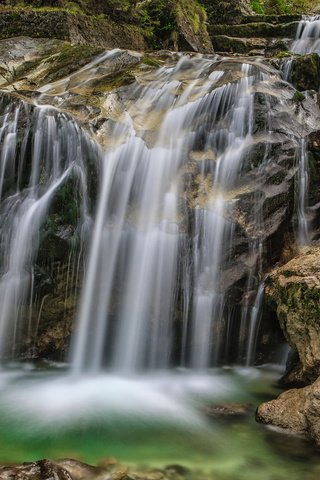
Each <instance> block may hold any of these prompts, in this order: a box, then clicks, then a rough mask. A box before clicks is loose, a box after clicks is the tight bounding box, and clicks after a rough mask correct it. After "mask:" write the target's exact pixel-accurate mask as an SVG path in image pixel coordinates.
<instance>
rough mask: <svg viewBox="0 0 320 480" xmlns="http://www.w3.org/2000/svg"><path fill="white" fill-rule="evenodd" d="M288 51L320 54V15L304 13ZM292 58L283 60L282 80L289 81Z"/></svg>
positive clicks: (300, 53)
mask: <svg viewBox="0 0 320 480" xmlns="http://www.w3.org/2000/svg"><path fill="white" fill-rule="evenodd" d="M290 52H292V53H295V54H298V55H306V54H308V53H318V54H320V16H319V15H316V16H314V17H310V16H306V15H304V16H303V17H302V20H301V21H300V22H299V25H298V29H297V33H296V38H295V40H294V41H293V43H292V45H291V47H290ZM292 62H293V60H292V58H291V59H289V60H287V61H285V62H284V63H283V65H282V67H281V69H282V73H283V78H284V80H286V81H288V82H290V75H291V69H292Z"/></svg>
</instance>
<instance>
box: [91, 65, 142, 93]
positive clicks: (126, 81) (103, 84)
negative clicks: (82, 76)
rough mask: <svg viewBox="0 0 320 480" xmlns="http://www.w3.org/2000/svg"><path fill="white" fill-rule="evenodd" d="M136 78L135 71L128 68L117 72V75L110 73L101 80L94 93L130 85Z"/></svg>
mask: <svg viewBox="0 0 320 480" xmlns="http://www.w3.org/2000/svg"><path fill="white" fill-rule="evenodd" d="M135 80H136V77H135V75H134V73H133V72H132V71H131V70H126V71H124V72H120V73H116V74H115V75H110V76H107V77H104V78H103V79H101V80H100V82H99V84H98V85H96V87H95V89H94V91H93V94H94V95H95V94H97V93H99V92H111V91H112V90H115V89H117V88H120V87H124V86H125V85H130V83H133V82H134V81H135Z"/></svg>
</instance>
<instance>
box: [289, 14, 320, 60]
mask: <svg viewBox="0 0 320 480" xmlns="http://www.w3.org/2000/svg"><path fill="white" fill-rule="evenodd" d="M290 50H291V51H292V52H293V53H297V54H300V55H304V54H306V53H319V54H320V16H319V15H317V16H314V17H308V16H303V18H302V20H301V21H300V23H299V26H298V30H297V34H296V39H295V41H294V42H293V44H292V46H291V48H290Z"/></svg>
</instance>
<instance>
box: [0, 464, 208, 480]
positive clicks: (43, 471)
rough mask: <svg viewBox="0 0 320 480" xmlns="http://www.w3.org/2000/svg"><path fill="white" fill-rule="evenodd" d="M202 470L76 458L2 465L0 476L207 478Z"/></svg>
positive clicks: (36, 479)
mask: <svg viewBox="0 0 320 480" xmlns="http://www.w3.org/2000/svg"><path fill="white" fill-rule="evenodd" d="M207 478H208V477H207V476H206V475H205V474H204V475H203V476H202V473H201V472H195V473H194V475H193V472H192V471H190V470H189V469H187V468H185V467H183V466H181V465H170V466H168V467H166V468H164V469H161V470H160V469H157V470H155V469H141V470H140V469H134V468H132V467H131V468H128V467H123V466H121V465H119V464H117V463H116V464H114V465H113V468H111V469H110V468H109V467H107V468H105V467H93V466H91V465H87V464H85V463H82V462H79V461H77V460H70V459H65V460H58V461H50V460H40V461H38V462H33V463H24V464H22V465H12V466H7V467H0V480H12V479H14V480H187V479H188V480H205V479H207Z"/></svg>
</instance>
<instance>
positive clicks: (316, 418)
mask: <svg viewBox="0 0 320 480" xmlns="http://www.w3.org/2000/svg"><path fill="white" fill-rule="evenodd" d="M256 420H257V421H258V422H260V423H263V424H265V425H273V426H276V427H279V428H282V429H284V430H286V431H287V432H289V433H293V434H298V435H302V436H303V437H305V438H308V439H310V440H313V441H314V442H315V443H316V444H317V445H320V378H318V379H317V380H316V381H315V382H314V383H313V384H312V385H310V386H307V387H304V388H300V389H292V390H288V391H286V392H284V393H282V394H281V395H280V396H279V397H278V398H277V399H276V400H272V401H271V402H266V403H263V404H262V405H260V406H259V408H258V409H257V412H256Z"/></svg>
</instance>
